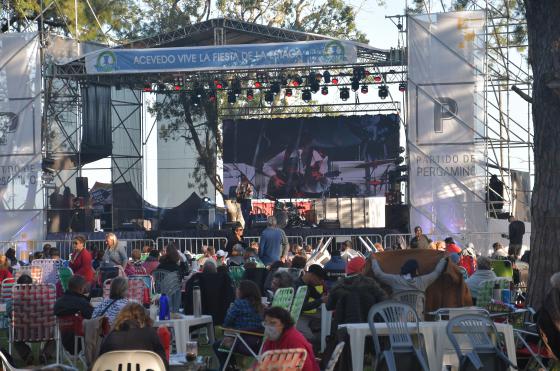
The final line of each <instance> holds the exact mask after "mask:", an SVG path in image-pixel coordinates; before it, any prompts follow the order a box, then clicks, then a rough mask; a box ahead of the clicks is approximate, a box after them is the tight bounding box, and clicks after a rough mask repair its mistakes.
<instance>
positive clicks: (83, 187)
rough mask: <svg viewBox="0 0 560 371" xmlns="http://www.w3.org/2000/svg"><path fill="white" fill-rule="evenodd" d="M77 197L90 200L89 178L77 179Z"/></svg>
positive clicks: (80, 177)
mask: <svg viewBox="0 0 560 371" xmlns="http://www.w3.org/2000/svg"><path fill="white" fill-rule="evenodd" d="M76 196H78V197H84V198H88V197H89V193H88V178H87V176H79V177H76Z"/></svg>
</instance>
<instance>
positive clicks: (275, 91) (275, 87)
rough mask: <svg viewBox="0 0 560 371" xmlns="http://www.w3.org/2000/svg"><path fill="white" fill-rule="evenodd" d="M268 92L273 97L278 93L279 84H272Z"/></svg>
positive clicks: (276, 82)
mask: <svg viewBox="0 0 560 371" xmlns="http://www.w3.org/2000/svg"><path fill="white" fill-rule="evenodd" d="M270 91H271V92H272V94H274V95H276V94H278V93H280V83H279V82H278V81H275V82H273V83H272V85H271V86H270Z"/></svg>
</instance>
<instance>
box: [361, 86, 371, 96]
mask: <svg viewBox="0 0 560 371" xmlns="http://www.w3.org/2000/svg"><path fill="white" fill-rule="evenodd" d="M368 91H369V89H368V86H367V85H362V90H361V92H362V94H367V93H368Z"/></svg>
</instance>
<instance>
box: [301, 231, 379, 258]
mask: <svg viewBox="0 0 560 371" xmlns="http://www.w3.org/2000/svg"><path fill="white" fill-rule="evenodd" d="M330 237H333V238H334V239H333V241H332V242H331V244H330V246H329V248H328V250H329V252H332V251H333V250H335V249H340V248H341V247H342V244H343V243H344V242H346V241H351V242H352V248H353V249H354V250H356V251H360V252H361V253H362V254H365V253H367V252H368V251H369V249H368V248H367V247H366V246H365V245H367V246H369V247H371V246H372V245H373V244H374V243H383V237H382V236H381V235H379V234H343V235H336V234H334V235H315V236H307V237H306V238H305V244H306V245H311V246H312V247H313V248H316V247H317V246H318V245H319V242H320V241H321V239H323V241H324V242H326V241H327V239H328V238H330Z"/></svg>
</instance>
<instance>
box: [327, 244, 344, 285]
mask: <svg viewBox="0 0 560 371" xmlns="http://www.w3.org/2000/svg"><path fill="white" fill-rule="evenodd" d="M324 268H325V272H326V273H327V279H326V280H325V284H326V285H327V288H330V287H331V286H332V285H334V283H335V282H336V281H338V280H339V279H341V278H344V277H346V261H345V260H344V259H342V257H341V256H340V250H334V251H333V252H332V253H331V260H329V261H328V262H327V264H325V267H324Z"/></svg>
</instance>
